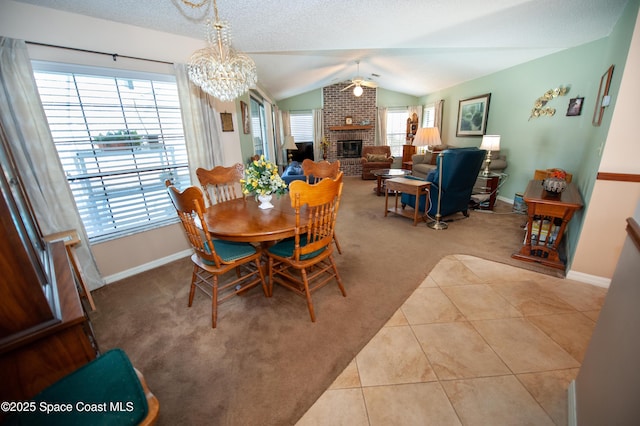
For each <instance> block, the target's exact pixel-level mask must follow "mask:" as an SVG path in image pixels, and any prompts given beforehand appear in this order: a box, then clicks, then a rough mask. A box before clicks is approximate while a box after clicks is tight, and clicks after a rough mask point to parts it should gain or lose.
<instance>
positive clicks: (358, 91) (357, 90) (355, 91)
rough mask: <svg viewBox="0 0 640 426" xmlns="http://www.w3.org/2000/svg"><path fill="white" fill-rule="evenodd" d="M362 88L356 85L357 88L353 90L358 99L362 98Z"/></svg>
mask: <svg viewBox="0 0 640 426" xmlns="http://www.w3.org/2000/svg"><path fill="white" fill-rule="evenodd" d="M362 92H363V89H362V86H360V85H359V84H356V87H354V88H353V94H354V96H356V97H358V96H362Z"/></svg>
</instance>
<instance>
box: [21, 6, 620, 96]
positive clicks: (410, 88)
mask: <svg viewBox="0 0 640 426" xmlns="http://www.w3.org/2000/svg"><path fill="white" fill-rule="evenodd" d="M16 1H19V2H23V3H30V4H34V5H39V6H44V7H48V8H54V9H60V10H64V11H68V12H73V13H78V14H83V15H88V16H92V17H96V18H103V19H107V20H111V21H116V22H121V23H125V24H131V25H136V26H140V27H147V28H153V29H156V30H161V31H165V32H168V33H173V34H179V35H184V36H189V37H193V38H196V39H201V38H203V34H204V21H205V20H206V17H207V16H210V15H211V8H210V7H208V8H207V7H203V8H200V9H194V8H191V7H189V6H187V5H185V4H184V3H183V2H182V0H153V2H150V1H142V0H109V1H104V0H16ZM195 2H198V0H195ZM626 3H627V0H489V1H478V0H395V1H391V0H288V1H286V0H218V1H217V4H218V11H219V15H220V18H222V19H224V20H227V21H228V22H229V23H230V24H231V34H232V36H233V45H234V47H235V48H236V50H239V51H242V52H245V53H247V54H249V55H250V56H251V57H252V58H253V60H254V61H255V62H256V65H257V68H258V79H259V84H260V85H261V86H262V87H264V88H265V89H266V90H267V91H268V92H269V93H271V95H272V96H274V97H275V99H276V100H280V99H284V98H287V97H290V96H294V95H298V94H301V93H304V92H308V91H310V90H313V89H317V88H321V87H324V86H327V85H330V84H335V83H338V82H343V81H347V80H349V79H351V78H353V77H355V76H356V74H357V69H356V61H360V73H359V74H360V75H361V76H362V77H364V78H367V79H371V80H373V81H375V82H376V83H378V85H379V86H380V87H382V88H385V89H388V90H393V91H398V92H402V93H407V94H411V95H414V96H423V95H426V94H429V93H431V92H434V91H437V90H440V89H444V88H447V87H451V86H454V85H456V84H460V83H462V82H464V81H468V80H472V79H475V78H478V77H481V76H483V75H488V74H491V73H493V72H496V71H499V70H502V69H505V68H509V67H512V66H515V65H518V64H521V63H524V62H527V61H530V60H533V59H536V58H539V57H542V56H546V55H549V54H552V53H555V52H558V51H561V50H563V49H567V48H570V47H574V46H578V45H581V44H585V43H588V42H591V41H594V40H597V39H600V38H602V37H606V36H607V35H609V34H610V32H611V30H612V29H613V27H614V25H615V24H616V22H617V21H618V19H619V18H620V16H621V14H622V12H623V10H624V7H625V5H626Z"/></svg>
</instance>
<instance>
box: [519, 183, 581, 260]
mask: <svg viewBox="0 0 640 426" xmlns="http://www.w3.org/2000/svg"><path fill="white" fill-rule="evenodd" d="M522 198H523V199H524V201H525V203H527V211H528V214H529V221H528V222H527V236H526V238H525V241H524V245H523V246H522V248H521V249H520V251H519V252H517V253H514V254H512V255H511V257H513V258H514V259H518V260H524V261H527V262H537V263H541V264H543V265H545V266H551V267H553V268H558V269H564V268H565V264H564V262H563V261H562V260H561V259H560V256H559V252H558V247H559V246H560V242H561V241H562V236H563V235H564V231H565V229H566V227H567V223H569V221H570V220H571V217H572V216H573V214H574V213H575V212H576V211H577V210H579V209H581V208H582V205H583V204H582V197H581V196H580V192H579V191H578V188H577V187H576V186H575V185H574V184H572V183H570V184H568V185H567V188H566V189H565V190H564V191H562V192H561V193H560V194H557V195H548V194H547V192H546V191H545V190H544V188H543V187H542V181H539V180H532V181H530V182H529V185H527V190H526V191H525V193H524V195H523V197H522Z"/></svg>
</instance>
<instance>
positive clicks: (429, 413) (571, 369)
mask: <svg viewBox="0 0 640 426" xmlns="http://www.w3.org/2000/svg"><path fill="white" fill-rule="evenodd" d="M605 295H606V289H604V288H599V287H594V286H591V285H589V284H584V283H579V282H575V281H570V280H565V279H559V278H555V277H551V276H547V275H543V274H538V273H535V272H530V271H527V270H523V269H519V268H515V267H512V266H509V265H503V264H500V263H495V262H490V261H487V260H483V259H479V258H476V257H472V256H464V255H456V256H448V257H445V258H444V259H442V260H441V261H440V262H439V263H438V264H437V265H436V267H435V268H434V269H433V271H432V272H431V273H430V275H429V276H428V277H427V278H426V279H425V280H424V282H423V283H422V284H421V285H420V286H419V287H418V288H417V289H416V290H415V292H414V293H413V294H412V295H411V296H410V297H409V298H408V299H407V301H406V302H405V303H404V304H403V305H402V306H401V308H400V309H398V311H397V312H396V313H395V314H394V315H393V317H392V318H391V319H390V320H389V321H388V322H387V324H386V325H385V326H384V327H383V328H382V329H381V330H380V331H379V332H378V333H377V335H375V336H374V337H373V338H372V339H371V341H370V342H369V343H368V344H367V345H366V346H365V347H364V348H363V349H362V351H360V353H359V354H358V355H356V357H355V358H354V359H353V361H352V362H351V363H350V364H349V365H348V366H347V367H346V368H345V370H344V371H343V372H342V374H341V375H340V376H339V377H338V378H337V379H336V380H335V382H334V383H333V384H332V385H331V386H330V387H329V389H327V390H326V391H325V393H324V394H323V395H322V396H321V397H320V398H319V399H318V400H317V401H316V403H315V404H314V405H313V406H312V407H311V408H310V409H309V410H308V411H307V413H306V414H305V415H304V416H303V417H302V418H301V419H300V420H299V421H298V423H297V426H307V425H331V426H335V425H349V426H355V425H402V426H408V425H421V426H424V425H554V424H555V425H566V424H567V388H568V386H569V383H570V382H571V381H572V380H573V379H575V377H576V375H577V373H578V370H579V367H580V363H581V362H582V359H583V356H584V353H585V350H586V348H587V345H588V342H589V339H590V337H591V333H592V331H593V327H594V325H595V321H596V319H597V317H598V313H599V312H600V308H601V307H602V303H603V302H604V298H605Z"/></svg>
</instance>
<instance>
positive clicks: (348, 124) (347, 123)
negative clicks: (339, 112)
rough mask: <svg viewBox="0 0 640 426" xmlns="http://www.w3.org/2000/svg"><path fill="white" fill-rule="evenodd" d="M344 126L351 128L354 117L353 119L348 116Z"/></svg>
mask: <svg viewBox="0 0 640 426" xmlns="http://www.w3.org/2000/svg"><path fill="white" fill-rule="evenodd" d="M344 124H346V125H347V126H351V125H352V124H353V117H351V116H350V115H347V116H346V117H345V118H344Z"/></svg>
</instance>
